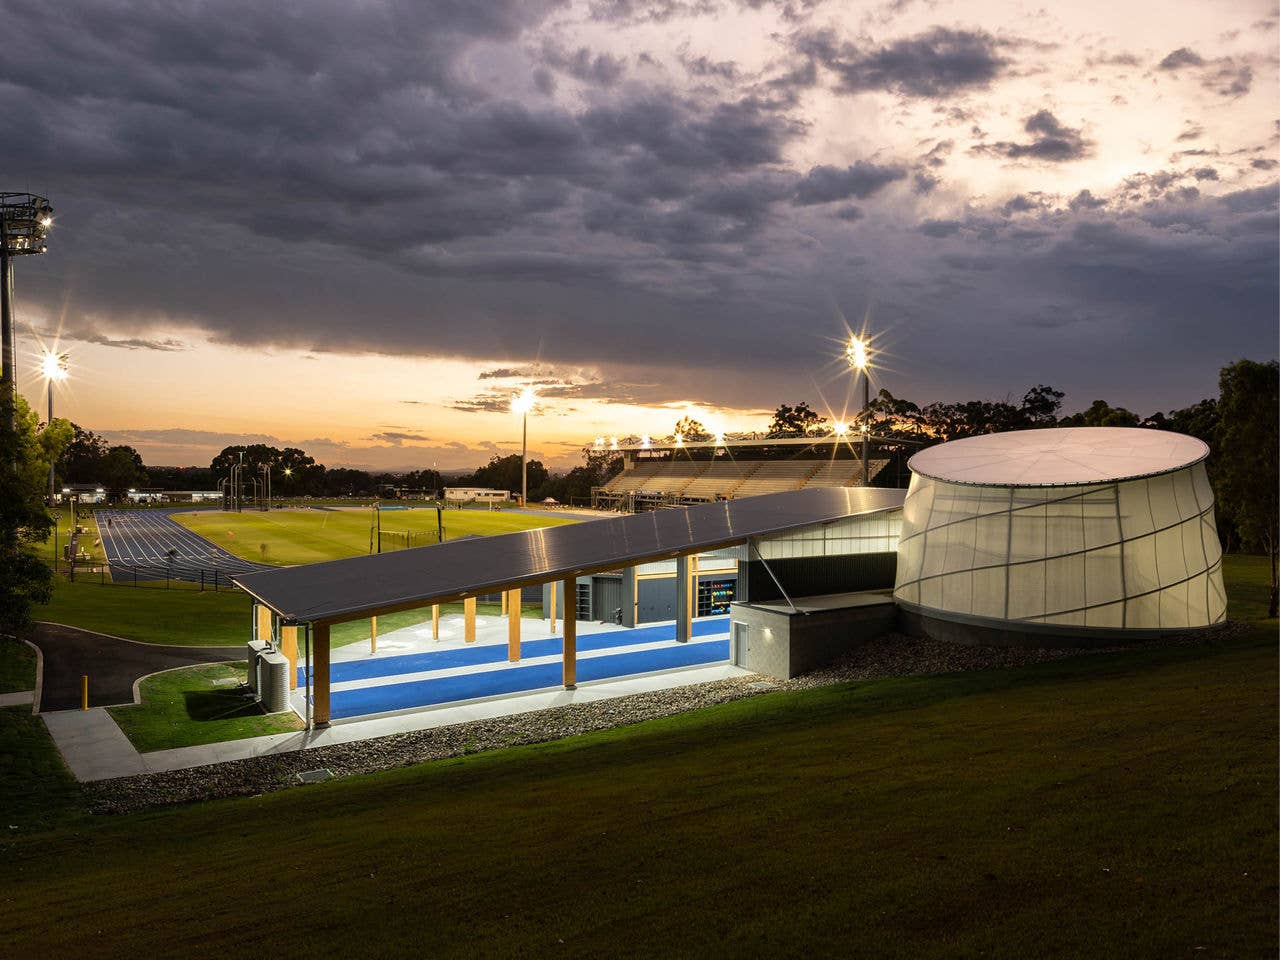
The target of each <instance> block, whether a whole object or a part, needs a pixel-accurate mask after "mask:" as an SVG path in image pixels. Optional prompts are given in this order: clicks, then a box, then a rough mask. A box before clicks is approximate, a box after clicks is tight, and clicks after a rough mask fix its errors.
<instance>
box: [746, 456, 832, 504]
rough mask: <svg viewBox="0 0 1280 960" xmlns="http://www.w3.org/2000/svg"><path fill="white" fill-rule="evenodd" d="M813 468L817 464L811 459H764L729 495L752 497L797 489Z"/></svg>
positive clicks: (815, 467)
mask: <svg viewBox="0 0 1280 960" xmlns="http://www.w3.org/2000/svg"><path fill="white" fill-rule="evenodd" d="M815 469H817V464H815V463H814V462H813V461H812V460H778V461H773V460H765V461H762V462H761V463H759V464H758V465H757V467H756V469H755V470H754V471H753V472H752V473H751V474H750V476H748V477H747V478H746V479H745V480H743V481H742V483H740V484H738V486H737V487H735V488H734V490H733V492H732V494H731V496H734V497H754V496H757V495H759V494H762V493H779V492H780V491H783V490H798V489H800V487H802V486H804V482H805V481H806V480H807V479H808V478H809V476H810V475H811V474H812V473H813V471H814V470H815Z"/></svg>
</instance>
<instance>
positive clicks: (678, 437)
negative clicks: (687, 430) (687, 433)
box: [676, 433, 684, 447]
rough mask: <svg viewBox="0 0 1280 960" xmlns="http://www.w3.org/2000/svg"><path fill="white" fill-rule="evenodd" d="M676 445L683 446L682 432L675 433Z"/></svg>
mask: <svg viewBox="0 0 1280 960" xmlns="http://www.w3.org/2000/svg"><path fill="white" fill-rule="evenodd" d="M676 446H677V447H683V446H684V434H682V433H677V434H676Z"/></svg>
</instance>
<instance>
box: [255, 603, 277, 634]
mask: <svg viewBox="0 0 1280 960" xmlns="http://www.w3.org/2000/svg"><path fill="white" fill-rule="evenodd" d="M255 609H256V611H257V614H258V635H257V637H256V638H255V639H257V640H265V641H270V640H272V639H273V638H272V636H271V608H270V607H268V606H267V605H266V604H265V603H259V604H256V605H255Z"/></svg>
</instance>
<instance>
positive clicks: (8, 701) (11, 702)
mask: <svg viewBox="0 0 1280 960" xmlns="http://www.w3.org/2000/svg"><path fill="white" fill-rule="evenodd" d="M35 702H36V692H35V691H34V690H22V691H20V692H18V693H0V707H27V706H30V705H31V704H33V703H35Z"/></svg>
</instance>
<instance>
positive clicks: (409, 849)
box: [0, 629, 1277, 958]
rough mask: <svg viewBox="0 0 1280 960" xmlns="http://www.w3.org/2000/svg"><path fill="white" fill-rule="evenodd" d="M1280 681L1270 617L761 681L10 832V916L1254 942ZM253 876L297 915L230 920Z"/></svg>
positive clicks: (876, 939)
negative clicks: (757, 690)
mask: <svg viewBox="0 0 1280 960" xmlns="http://www.w3.org/2000/svg"><path fill="white" fill-rule="evenodd" d="M1276 668H1277V657H1276V649H1275V645H1274V642H1273V638H1272V637H1271V636H1270V633H1269V631H1268V630H1266V629H1260V630H1258V631H1255V632H1254V634H1253V635H1251V637H1250V638H1249V639H1247V640H1245V641H1244V642H1238V643H1234V644H1232V645H1230V646H1225V647H1197V648H1190V649H1168V650H1158V651H1144V652H1138V653H1133V654H1123V655H1113V656H1106V655H1099V656H1092V657H1087V658H1080V659H1075V660H1069V661H1064V662H1059V663H1053V664H1044V665H1039V666H1035V667H1028V668H1023V669H1017V670H1003V671H987V672H978V673H970V674H957V675H947V676H938V677H923V678H909V679H901V680H893V681H881V682H874V683H863V684H851V685H846V686H842V687H837V688H826V689H822V690H816V691H810V692H803V693H789V692H788V693H778V694H770V695H766V696H762V697H759V698H756V699H753V700H750V701H745V702H739V703H735V704H729V705H725V706H722V707H719V708H714V709H708V710H702V711H698V712H696V713H693V714H686V715H683V716H678V717H672V718H668V719H665V720H661V721H655V722H651V723H646V724H641V725H637V726H633V727H628V728H622V729H618V730H613V731H609V732H606V733H600V734H593V735H589V736H584V737H578V738H574V739H571V740H567V741H561V742H558V743H553V744H546V745H541V746H538V747H530V748H520V749H513V750H506V751H500V752H495V753H492V754H480V755H475V756H471V757H466V758H461V759H458V760H455V761H449V762H442V763H435V764H429V765H425V766H421V767H416V768H411V769H406V770H400V771H394V772H390V773H383V774H378V775H373V776H369V777H363V778H357V779H353V780H348V781H339V782H335V783H332V784H327V785H323V786H318V787H312V788H307V789H305V790H303V789H297V790H289V791H285V792H283V793H277V794H272V795H267V796H263V797H260V798H254V799H250V800H243V801H230V802H220V803H213V804H206V805H200V806H193V807H188V808H181V809H173V810H168V811H163V812H154V813H148V814H144V815H134V816H129V817H122V818H119V819H114V820H109V821H106V822H101V823H95V824H94V825H93V827H92V828H91V829H88V830H84V829H82V830H80V831H78V832H77V833H75V834H71V833H66V832H55V833H53V834H49V835H46V836H44V837H42V838H39V839H30V840H24V839H22V838H21V837H20V838H19V839H18V840H16V841H14V842H13V843H11V844H10V845H9V846H8V848H7V849H5V850H3V851H0V852H2V853H3V854H4V855H3V856H0V876H2V877H3V878H4V879H3V881H0V882H2V883H3V889H2V890H0V894H2V895H0V928H3V929H5V930H6V931H8V932H7V940H8V949H9V950H10V951H11V952H13V953H14V954H15V955H35V954H37V953H39V954H41V955H50V956H63V955H75V956H79V957H117V956H122V955H130V954H134V953H146V952H154V951H155V950H157V949H160V950H162V951H168V952H180V953H182V954H183V955H184V956H190V957H215V956H226V955H227V954H228V952H234V953H235V954H237V955H250V954H266V953H268V952H270V953H272V954H275V955H279V956H284V957H291V956H300V957H301V956H306V957H330V956H342V957H348V956H352V955H361V956H401V955H404V956H408V955H413V956H431V957H443V956H468V957H471V956H548V955H554V956H569V957H599V956H673V955H674V956H717V957H719V956H725V957H729V956H732V957H739V956H807V957H825V956H855V955H860V956H875V957H926V956H948V957H950V956H971V957H976V956H984V957H1018V958H1022V957H1029V956H1035V957H1079V956H1098V957H1102V956H1105V957H1131V956H1132V957H1137V956H1141V957H1165V956H1219V957H1242V956H1265V955H1271V954H1273V953H1274V950H1275V930H1276V923H1277V908H1276V896H1277V889H1276V875H1277V858H1276V849H1277V836H1276V823H1275V799H1276V797H1275V793H1276V776H1277V764H1276V746H1277V744H1276ZM250 889H256V890H270V891H279V892H281V893H282V894H283V895H284V896H285V897H286V899H287V901H288V916H287V922H286V921H282V922H281V923H280V924H269V923H258V924H253V923H246V922H245V921H244V916H245V909H246V908H245V903H246V891H248V890H250ZM250 900H252V898H250ZM49 916H56V917H58V922H57V923H56V924H50V923H49V922H48V917H49Z"/></svg>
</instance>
